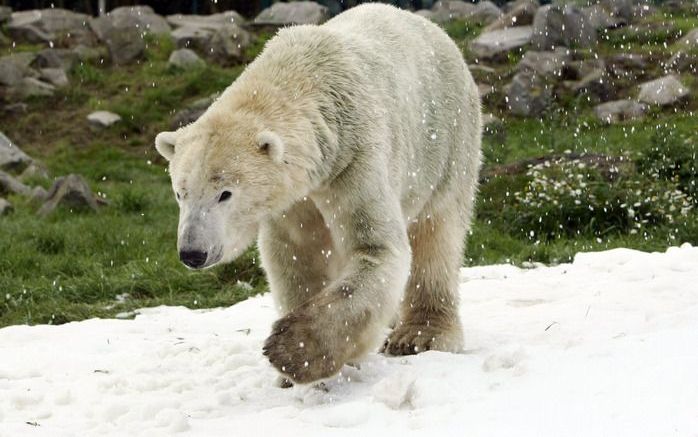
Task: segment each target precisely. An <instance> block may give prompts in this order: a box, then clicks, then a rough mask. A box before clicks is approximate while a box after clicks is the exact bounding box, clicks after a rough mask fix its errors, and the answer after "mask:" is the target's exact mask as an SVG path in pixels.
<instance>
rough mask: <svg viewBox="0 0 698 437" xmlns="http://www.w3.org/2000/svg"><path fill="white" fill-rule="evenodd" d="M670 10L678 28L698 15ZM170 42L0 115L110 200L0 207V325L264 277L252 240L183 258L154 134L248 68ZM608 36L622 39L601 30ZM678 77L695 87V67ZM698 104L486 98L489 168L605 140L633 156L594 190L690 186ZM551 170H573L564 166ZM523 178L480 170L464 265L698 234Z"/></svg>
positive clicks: (608, 150) (190, 302) (460, 34)
mask: <svg viewBox="0 0 698 437" xmlns="http://www.w3.org/2000/svg"><path fill="white" fill-rule="evenodd" d="M672 20H674V22H673V25H674V27H675V28H678V29H680V30H682V31H683V30H684V28H686V27H688V26H689V25H694V24H695V21H696V19H695V18H694V17H678V18H676V19H672ZM445 27H446V30H447V31H448V32H449V34H451V35H452V36H453V37H454V38H455V39H456V42H457V43H458V44H459V46H460V47H461V48H462V49H463V50H464V51H466V50H467V49H466V47H467V42H468V41H469V40H470V39H472V38H473V37H475V36H476V35H477V34H478V33H479V32H480V29H481V28H480V26H477V25H473V24H470V23H467V22H453V23H450V24H447V25H446V26H445ZM269 37H270V35H268V34H264V35H261V36H260V37H259V38H258V39H257V41H256V42H255V44H254V45H253V46H252V47H251V48H249V49H248V50H247V52H246V54H245V56H246V58H247V59H248V60H251V59H253V58H254V56H256V54H257V53H259V51H260V50H261V49H262V48H263V46H264V44H265V42H266V41H267V40H268V39H269ZM36 49H37V47H31V46H22V47H19V48H17V49H16V50H15V51H19V50H21V51H26V50H36ZM172 49H173V47H172V44H171V42H170V41H169V40H167V39H157V38H151V39H149V40H148V50H147V56H146V59H145V60H144V61H142V62H141V63H140V64H139V65H132V66H126V67H118V68H113V67H109V66H106V65H103V64H101V63H100V62H99V61H96V62H94V63H87V64H82V65H78V66H76V67H75V68H74V69H73V70H72V71H71V72H70V78H71V82H72V83H73V84H74V85H73V86H71V87H68V88H67V89H66V90H63V91H60V92H59V93H57V95H56V96H54V97H51V98H45V99H34V100H32V101H30V102H29V108H28V112H27V113H26V114H23V115H7V116H5V115H3V118H2V119H0V130H1V131H3V132H4V133H5V134H7V135H8V136H9V137H10V138H12V139H13V140H15V141H16V142H17V143H18V144H19V145H20V146H21V147H22V148H23V149H24V150H25V151H26V152H28V153H29V154H31V155H32V156H35V157H37V158H38V159H39V160H41V161H42V162H43V163H44V164H45V165H46V166H47V167H48V169H49V171H50V173H51V175H53V176H60V175H65V174H68V173H79V174H81V175H83V176H84V177H85V179H86V180H87V181H88V183H89V184H90V186H91V188H92V189H93V191H94V192H95V193H100V195H101V196H103V197H104V198H105V199H106V200H107V201H108V202H109V204H108V205H107V206H104V207H101V209H100V210H99V211H98V212H96V213H95V212H79V211H69V210H59V211H57V212H56V213H55V214H53V215H51V216H49V217H47V218H39V217H38V216H37V215H36V210H37V209H38V205H34V204H31V203H30V202H29V201H28V200H26V199H22V198H19V197H16V196H15V197H11V198H10V200H11V201H12V202H13V203H14V204H15V212H14V213H13V214H11V215H9V216H6V217H2V218H0V253H1V254H2V256H0V326H6V325H10V324H18V323H29V324H36V323H65V322H69V321H73V320H81V319H85V318H89V317H113V316H115V315H116V314H118V313H123V312H129V311H131V310H133V309H136V308H139V307H145V306H153V305H184V306H187V307H190V308H208V307H215V306H227V305H231V304H234V303H235V302H238V301H239V300H241V299H244V298H246V297H248V296H250V295H253V294H256V293H259V292H261V291H263V290H266V289H267V285H266V282H265V280H264V276H263V273H262V271H261V269H260V267H259V260H258V256H257V253H256V251H255V250H254V249H252V250H250V251H249V252H248V253H247V254H246V255H244V256H243V257H242V258H241V259H239V260H237V261H236V262H235V263H233V264H230V265H227V266H222V267H218V268H215V269H211V270H206V271H204V272H191V271H189V270H186V269H185V268H184V267H183V266H182V265H181V263H180V262H179V261H178V259H177V253H176V247H175V245H176V227H177V215H178V214H177V206H176V203H175V201H174V199H173V196H172V193H171V188H170V184H169V178H168V175H167V173H166V172H165V162H164V161H163V160H162V159H161V158H160V157H159V156H157V154H156V153H155V151H154V148H153V146H152V143H153V139H154V137H155V135H156V134H157V133H158V132H159V131H161V130H167V129H169V128H170V126H169V124H170V120H171V119H172V116H173V114H174V112H175V111H177V110H179V109H181V108H183V107H185V106H186V105H187V104H189V103H191V102H193V101H195V100H197V99H199V98H201V97H205V96H208V95H210V94H212V93H214V92H217V91H220V90H222V89H224V88H225V87H227V86H228V85H229V84H230V83H231V82H232V81H233V80H234V79H235V77H237V75H238V74H239V73H240V72H241V71H242V68H243V67H242V66H238V67H234V68H221V67H217V66H214V65H208V66H205V67H201V68H198V69H193V70H187V71H182V70H177V69H171V68H169V67H167V58H168V56H169V54H170V53H171V51H172ZM601 49H602V51H603V52H604V53H607V54H608V53H618V52H621V51H622V50H621V49H619V48H617V47H614V46H613V45H612V44H607V43H604V45H603V46H602V47H601ZM3 50H5V51H9V50H10V49H3ZM518 58H519V55H513V56H512V57H511V58H510V59H508V60H503V62H502V64H500V65H495V68H496V69H497V74H495V75H493V76H499V75H500V74H501V78H500V79H495V81H496V83H495V85H496V86H497V87H498V88H500V89H501V85H502V84H503V83H504V82H506V81H507V80H508V78H509V77H510V76H509V75H508V74H507V72H509V71H510V70H511V69H512V66H513V65H514V64H515V63H516V62H518ZM657 68H658V67H657ZM682 80H683V81H684V82H685V83H686V85H687V86H689V87H691V89H692V91H693V94H694V96H695V95H698V81H696V80H691V78H690V77H683V78H682ZM697 106H698V100H697V99H696V98H694V99H693V100H692V101H690V102H689V103H687V108H686V110H684V111H680V112H678V113H675V112H673V111H672V110H663V111H662V110H653V111H652V113H651V114H650V115H649V116H648V118H647V119H646V120H644V121H635V122H629V123H623V124H619V125H615V126H606V125H603V124H601V123H599V122H597V121H596V120H595V119H594V117H593V116H592V112H591V108H592V105H591V104H590V103H589V102H587V101H586V100H585V99H583V98H569V99H566V100H565V99H560V100H559V101H558V103H557V104H556V105H555V106H553V107H552V108H551V109H550V110H549V111H548V112H547V113H546V114H544V116H543V117H542V118H541V119H540V120H538V119H521V118H513V117H507V116H506V114H505V113H504V111H503V108H501V107H498V106H497V103H496V102H490V105H489V106H488V107H487V108H485V109H486V110H487V111H488V112H494V113H497V114H499V115H500V116H502V117H503V126H502V128H501V129H500V130H499V131H498V133H497V135H491V136H486V137H485V140H484V145H483V148H484V155H485V157H486V161H485V168H486V169H488V170H489V169H492V168H493V167H495V166H500V165H506V164H511V163H515V162H517V161H520V160H524V159H527V158H532V157H540V156H547V155H551V154H553V155H564V154H566V153H600V154H605V155H609V156H623V157H624V159H626V162H627V163H628V170H627V173H624V178H626V179H622V180H621V181H620V182H613V183H608V184H606V183H605V182H603V181H601V180H597V179H593V178H592V181H593V182H594V183H596V184H597V186H595V188H594V189H595V190H596V189H598V190H601V191H592V193H593V194H594V195H595V196H596V195H599V196H601V195H605V194H604V193H606V191H608V194H609V196H610V195H613V196H626V197H628V193H629V191H630V190H629V189H628V188H627V185H623V184H627V182H624V181H626V180H630V181H631V182H632V183H633V184H635V183H637V184H640V186H641V187H642V189H643V190H651V189H652V190H655V191H656V190H657V189H658V187H659V188H661V187H665V186H666V187H678V188H679V189H682V190H684V191H686V192H689V193H691V194H694V193H695V191H692V190H695V185H694V182H695V179H698V178H697V177H696V174H695V171H696V170H695V166H692V165H691V164H694V163H695V153H696V148H697V147H698V134H697V133H696V131H695V115H694V114H690V113H689V112H688V110H690V108H695V107H697ZM96 109H105V110H110V111H114V112H117V113H119V114H120V115H121V116H122V117H123V122H122V123H120V124H117V125H115V126H113V127H112V128H109V129H106V130H103V131H97V132H95V131H92V130H90V128H89V127H88V125H87V122H86V121H85V116H86V115H87V114H88V113H90V112H91V111H93V110H96ZM551 177H557V178H559V179H564V178H565V176H564V174H560V173H556V172H555V170H551ZM32 183H40V184H41V185H43V186H44V187H46V188H48V187H49V186H50V183H51V182H50V181H46V180H41V179H39V178H33V179H32ZM662 184H664V185H662ZM530 187H531V177H530V176H527V175H526V174H517V175H512V176H497V177H492V178H490V179H489V180H487V181H485V182H484V183H483V184H482V186H481V190H480V196H479V198H478V205H477V211H478V215H477V218H476V220H475V222H474V224H473V228H472V231H471V235H470V236H469V237H468V240H467V247H466V250H465V254H464V263H465V264H466V265H478V264H489V263H501V262H513V263H517V264H521V263H524V262H529V261H533V262H544V263H559V262H568V261H570V260H571V259H572V257H573V256H574V254H575V253H577V252H579V251H591V250H604V249H610V248H615V247H631V248H636V249H641V250H664V249H665V248H666V247H667V246H670V245H675V244H679V243H682V242H691V243H693V244H698V213H696V211H695V209H694V210H693V211H692V212H691V214H690V215H689V216H688V217H682V218H679V219H677V220H676V221H675V222H674V223H671V222H667V221H661V220H658V221H656V223H655V222H650V223H648V224H647V225H646V226H644V227H642V228H641V229H640V230H639V231H637V232H635V233H631V232H630V230H631V229H632V228H631V227H628V226H625V227H624V226H622V224H624V223H625V224H626V225H627V224H628V223H629V222H628V217H627V216H626V215H625V214H626V213H627V208H625V209H622V208H621V209H616V210H613V214H615V215H612V216H610V217H606V216H603V217H594V216H593V215H587V216H584V215H583V214H582V212H581V211H580V210H579V209H578V208H579V206H578V205H575V204H574V203H570V202H561V203H560V206H559V208H558V209H555V208H552V209H551V208H548V209H544V208H540V207H536V208H538V209H536V208H533V207H530V206H526V205H523V204H522V203H521V202H520V201H518V200H517V199H516V196H515V193H516V192H525V190H527V189H530ZM609 198H613V197H612V196H611V197H609ZM697 209H698V208H697ZM581 217H587V218H585V220H579V218H581ZM568 219H569V220H568ZM575 219H577V220H576V221H575ZM559 222H565V223H567V225H568V226H567V228H568V229H567V231H565V232H559V231H558V228H557V227H556V226H557V225H558V224H559ZM619 224H621V225H619ZM531 230H534V233H533V235H531V233H530V231H531ZM239 281H240V282H239Z"/></svg>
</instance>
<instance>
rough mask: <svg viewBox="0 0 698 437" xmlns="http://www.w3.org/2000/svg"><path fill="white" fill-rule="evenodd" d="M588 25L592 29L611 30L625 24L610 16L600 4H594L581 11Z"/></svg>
mask: <svg viewBox="0 0 698 437" xmlns="http://www.w3.org/2000/svg"><path fill="white" fill-rule="evenodd" d="M582 13H583V14H584V15H586V18H587V20H588V22H589V25H590V26H591V27H593V28H594V29H597V30H599V29H613V28H616V27H618V26H621V25H623V24H625V23H626V22H625V20H623V19H621V18H618V17H614V16H612V15H611V14H610V13H609V12H608V11H606V9H604V8H603V6H601V5H600V4H598V3H597V4H595V5H591V6H588V7H586V8H583V9H582Z"/></svg>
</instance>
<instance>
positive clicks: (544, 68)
mask: <svg viewBox="0 0 698 437" xmlns="http://www.w3.org/2000/svg"><path fill="white" fill-rule="evenodd" d="M570 61H571V57H570V55H569V51H568V50H565V49H562V50H556V51H547V52H537V51H533V50H529V51H528V52H526V54H525V55H524V56H523V58H522V59H521V61H520V62H519V63H518V65H517V66H516V69H517V70H518V71H524V70H529V71H532V72H534V73H536V74H540V75H541V76H543V77H561V76H562V73H563V71H564V69H565V67H567V66H568V65H569V63H570Z"/></svg>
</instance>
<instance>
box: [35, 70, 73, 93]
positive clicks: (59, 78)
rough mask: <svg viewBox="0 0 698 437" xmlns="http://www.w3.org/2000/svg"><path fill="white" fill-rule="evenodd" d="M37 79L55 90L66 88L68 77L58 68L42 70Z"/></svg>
mask: <svg viewBox="0 0 698 437" xmlns="http://www.w3.org/2000/svg"><path fill="white" fill-rule="evenodd" d="M39 78H40V79H41V80H43V81H45V82H47V83H50V84H51V85H53V86H55V87H56V88H63V87H65V86H68V84H69V82H68V76H66V74H65V71H63V70H61V69H60V68H42V69H41V70H39Z"/></svg>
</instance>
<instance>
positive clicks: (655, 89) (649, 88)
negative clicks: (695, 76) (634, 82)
mask: <svg viewBox="0 0 698 437" xmlns="http://www.w3.org/2000/svg"><path fill="white" fill-rule="evenodd" d="M689 94H690V92H689V90H688V87H686V86H684V85H683V84H682V83H681V82H680V81H679V80H678V79H677V78H676V76H674V75H673V74H670V75H668V76H664V77H662V78H659V79H655V80H653V81H650V82H645V83H643V84H642V85H640V94H639V95H638V100H639V101H641V102H644V103H649V104H651V105H660V106H667V105H673V104H675V103H678V102H679V101H681V100H683V99H685V98H686V97H688V95H689Z"/></svg>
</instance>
